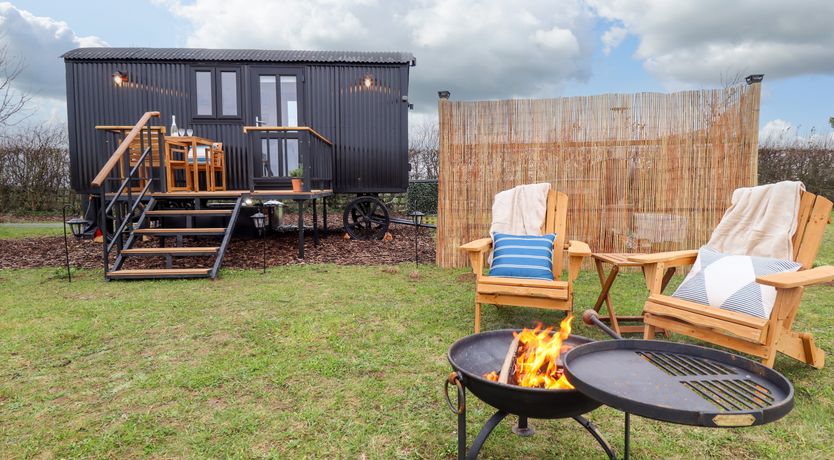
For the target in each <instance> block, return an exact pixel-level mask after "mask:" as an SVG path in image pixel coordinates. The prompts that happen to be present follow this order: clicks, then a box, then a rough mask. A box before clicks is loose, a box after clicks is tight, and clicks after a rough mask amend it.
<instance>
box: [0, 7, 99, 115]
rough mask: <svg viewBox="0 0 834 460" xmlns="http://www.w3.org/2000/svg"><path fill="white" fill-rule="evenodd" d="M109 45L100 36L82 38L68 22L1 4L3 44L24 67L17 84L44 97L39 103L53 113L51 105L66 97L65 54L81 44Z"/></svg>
mask: <svg viewBox="0 0 834 460" xmlns="http://www.w3.org/2000/svg"><path fill="white" fill-rule="evenodd" d="M106 45H107V44H106V43H105V42H104V41H102V40H101V39H99V38H98V37H79V36H78V35H76V34H75V33H74V32H73V31H72V29H70V28H69V26H68V25H67V24H66V23H65V22H61V21H57V20H55V19H52V18H48V17H42V16H35V15H33V14H32V13H29V12H28V11H24V10H21V9H18V8H16V7H15V6H14V5H12V4H11V3H0V46H5V47H6V50H7V53H8V58H9V60H10V61H12V62H13V63H19V64H21V65H22V66H23V68H22V71H21V73H20V75H19V76H18V77H17V79H16V80H15V82H14V85H15V87H16V88H17V89H18V90H20V91H23V92H26V93H28V94H30V95H32V96H34V97H35V102H36V103H37V102H38V100H40V103H39V104H38V105H40V106H43V107H47V108H48V110H50V112H52V111H54V108H49V107H48V106H51V105H52V104H54V101H55V100H60V101H63V100H64V98H65V92H66V86H65V83H64V75H65V72H64V62H63V61H62V60H61V59H60V56H61V54H63V53H65V52H66V51H69V50H71V49H73V48H78V47H80V46H106ZM50 99H51V100H52V101H49V100H50ZM47 116H52V115H51V114H47Z"/></svg>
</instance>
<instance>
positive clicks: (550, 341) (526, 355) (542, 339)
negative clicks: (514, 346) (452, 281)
mask: <svg viewBox="0 0 834 460" xmlns="http://www.w3.org/2000/svg"><path fill="white" fill-rule="evenodd" d="M572 320H573V315H570V314H569V315H568V316H567V318H565V319H564V320H562V323H561V324H560V325H559V331H558V332H556V333H555V334H552V332H553V326H551V327H548V328H547V329H544V330H542V325H541V324H538V325H537V326H536V327H535V329H527V328H524V330H522V331H521V333H517V334H515V335H516V336H517V337H518V355H517V357H516V360H515V372H514V374H513V375H514V377H515V381H516V385H519V386H522V387H533V388H548V389H568V390H570V389H573V385H571V384H570V382H568V379H567V378H565V376H564V374H563V373H562V368H561V367H559V364H558V363H559V355H560V354H561V353H562V351H567V348H565V349H564V350H563V347H562V342H563V341H565V340H566V339H567V338H568V336H570V331H571V325H570V323H571V321H572Z"/></svg>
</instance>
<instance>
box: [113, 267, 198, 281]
mask: <svg viewBox="0 0 834 460" xmlns="http://www.w3.org/2000/svg"><path fill="white" fill-rule="evenodd" d="M210 272H211V269H210V268H167V269H162V268H159V269H136V270H116V271H114V272H107V278H115V279H158V278H208V277H209V275H210Z"/></svg>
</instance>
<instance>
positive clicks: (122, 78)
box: [113, 71, 130, 86]
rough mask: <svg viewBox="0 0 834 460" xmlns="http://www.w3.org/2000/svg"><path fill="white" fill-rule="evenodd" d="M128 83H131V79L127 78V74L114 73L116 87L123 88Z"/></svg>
mask: <svg viewBox="0 0 834 460" xmlns="http://www.w3.org/2000/svg"><path fill="white" fill-rule="evenodd" d="M128 81H130V79H128V78H127V74H126V73H125V72H121V71H116V72H113V83H115V84H116V86H122V85H123V84H124V83H126V82H128Z"/></svg>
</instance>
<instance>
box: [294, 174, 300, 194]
mask: <svg viewBox="0 0 834 460" xmlns="http://www.w3.org/2000/svg"><path fill="white" fill-rule="evenodd" d="M292 191H293V192H300V191H301V179H297V178H295V177H293V178H292Z"/></svg>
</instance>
